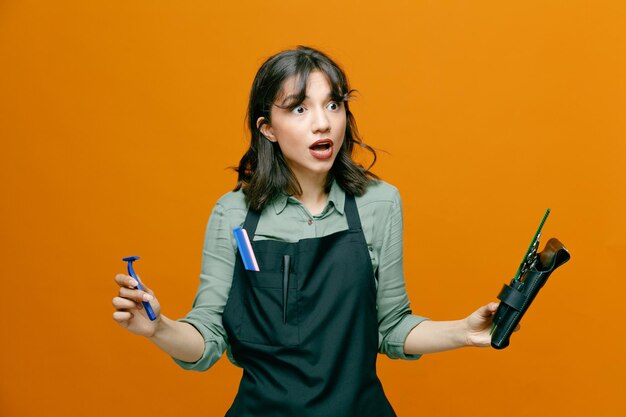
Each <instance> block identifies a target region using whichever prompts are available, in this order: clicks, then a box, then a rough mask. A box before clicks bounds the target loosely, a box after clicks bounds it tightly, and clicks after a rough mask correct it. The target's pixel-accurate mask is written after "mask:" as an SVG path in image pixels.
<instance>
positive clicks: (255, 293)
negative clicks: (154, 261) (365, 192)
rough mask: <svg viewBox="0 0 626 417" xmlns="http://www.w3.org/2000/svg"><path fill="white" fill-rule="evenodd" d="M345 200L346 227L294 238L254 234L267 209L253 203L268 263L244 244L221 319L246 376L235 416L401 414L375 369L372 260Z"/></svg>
mask: <svg viewBox="0 0 626 417" xmlns="http://www.w3.org/2000/svg"><path fill="white" fill-rule="evenodd" d="M345 203H346V204H345V214H346V217H347V220H348V226H349V229H348V230H345V231H341V232H337V233H334V234H331V235H328V236H324V237H321V238H311V239H303V240H300V241H298V242H296V243H289V242H278V241H272V240H262V241H258V242H254V241H253V237H254V233H255V231H256V227H257V224H258V221H259V217H260V214H259V213H256V212H253V211H248V214H247V216H246V220H245V222H244V226H243V227H244V229H246V231H247V232H248V235H249V237H250V241H251V244H252V248H253V250H254V253H255V255H256V259H257V262H258V264H259V269H260V272H256V271H247V270H245V268H244V267H243V262H242V260H241V256H240V254H239V253H237V259H236V263H235V270H234V274H233V282H232V287H231V290H230V294H229V297H228V301H227V303H226V306H225V308H224V314H223V323H224V328H225V329H226V333H227V335H228V340H229V342H230V346H231V351H232V355H233V358H234V359H235V360H236V361H237V362H238V363H239V364H240V365H241V367H242V368H243V376H242V379H241V382H240V385H239V391H238V393H237V396H236V397H235V400H234V402H233V404H232V406H231V408H230V409H229V411H228V413H227V414H226V416H227V417H265V416H267V417H283V416H284V417H287V416H289V417H350V416H354V417H357V416H358V417H370V416H371V417H392V416H395V413H394V411H393V409H392V408H391V405H390V404H389V402H388V401H387V398H386V397H385V394H384V392H383V389H382V385H381V383H380V381H379V379H378V377H377V375H376V357H377V353H378V322H377V314H376V285H375V281H374V272H373V270H372V262H371V259H370V256H369V253H368V248H367V243H366V241H365V236H364V235H363V231H362V229H361V221H360V218H359V213H358V210H357V207H356V202H355V200H354V197H353V196H348V195H346V202H345ZM285 255H289V267H288V268H289V274H288V284H287V285H286V286H285V271H284V268H285V265H284V263H285ZM285 294H286V296H285Z"/></svg>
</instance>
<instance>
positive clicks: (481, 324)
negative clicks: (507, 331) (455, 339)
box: [465, 303, 520, 347]
mask: <svg viewBox="0 0 626 417" xmlns="http://www.w3.org/2000/svg"><path fill="white" fill-rule="evenodd" d="M499 305H500V303H489V304H487V305H484V306H482V307H480V308H479V309H478V310H476V311H474V312H473V313H472V314H470V315H469V316H468V317H467V318H466V319H465V327H466V343H467V345H468V346H478V347H486V346H490V345H491V334H490V333H491V327H492V325H493V315H494V314H495V313H496V310H497V309H498V306H499ZM519 328H520V327H519V325H518V326H517V328H516V329H515V331H518V330H519Z"/></svg>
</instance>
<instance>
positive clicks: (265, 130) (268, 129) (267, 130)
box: [256, 117, 276, 142]
mask: <svg viewBox="0 0 626 417" xmlns="http://www.w3.org/2000/svg"><path fill="white" fill-rule="evenodd" d="M264 121H265V117H259V118H258V119H256V128H257V129H259V130H260V131H261V133H262V134H263V136H265V137H266V138H267V140H269V141H270V142H276V137H275V136H274V132H273V130H272V126H271V125H270V124H269V123H267V122H266V123H263V122H264Z"/></svg>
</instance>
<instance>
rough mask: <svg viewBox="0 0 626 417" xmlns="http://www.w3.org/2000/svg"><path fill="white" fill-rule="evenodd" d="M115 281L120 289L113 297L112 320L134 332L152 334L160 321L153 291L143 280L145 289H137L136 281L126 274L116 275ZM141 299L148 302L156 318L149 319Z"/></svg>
mask: <svg viewBox="0 0 626 417" xmlns="http://www.w3.org/2000/svg"><path fill="white" fill-rule="evenodd" d="M115 282H116V284H117V285H119V287H120V291H119V294H118V296H117V297H114V298H113V307H115V312H114V313H113V320H115V321H116V322H117V323H118V324H119V325H120V326H122V327H124V328H126V329H127V330H128V331H130V332H132V333H134V334H137V335H139V336H146V337H151V336H153V335H154V333H155V332H156V329H157V327H158V325H159V323H160V321H161V314H160V312H161V305H160V304H159V301H158V300H157V299H156V297H155V296H154V292H153V291H152V290H151V289H149V288H148V287H147V286H146V285H145V284H144V283H143V281H142V283H141V285H142V286H143V288H144V290H145V291H141V290H139V289H137V281H136V280H135V279H134V278H132V277H130V276H128V275H124V274H118V275H116V276H115ZM142 301H147V302H149V303H150V305H151V306H152V309H153V310H154V314H155V315H156V320H154V321H152V320H150V318H149V317H148V314H147V313H146V309H145V308H144V307H143V305H142Z"/></svg>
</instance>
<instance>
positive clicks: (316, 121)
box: [311, 108, 330, 133]
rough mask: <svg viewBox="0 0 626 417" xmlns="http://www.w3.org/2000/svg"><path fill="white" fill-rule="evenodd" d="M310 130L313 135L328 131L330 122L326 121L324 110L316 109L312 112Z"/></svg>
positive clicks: (326, 116)
mask: <svg viewBox="0 0 626 417" xmlns="http://www.w3.org/2000/svg"><path fill="white" fill-rule="evenodd" d="M311 129H312V130H313V133H317V132H328V131H330V120H329V119H328V115H327V114H326V112H325V109H323V108H321V109H320V108H318V109H317V110H316V111H315V112H314V114H313V119H312V121H311Z"/></svg>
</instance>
